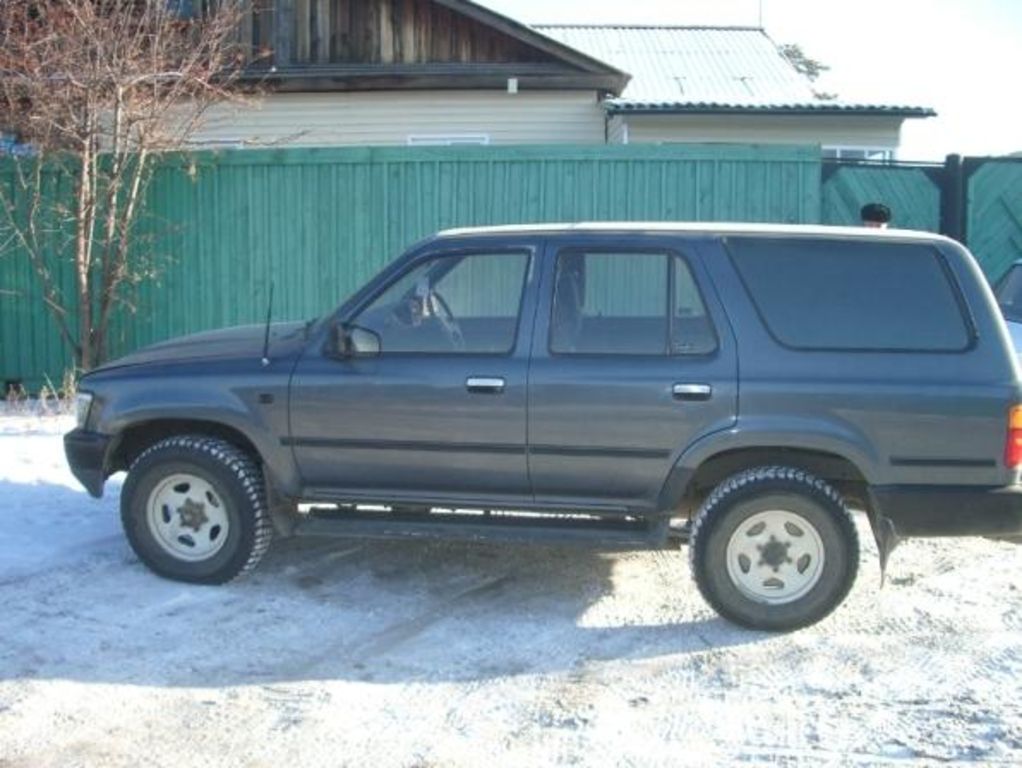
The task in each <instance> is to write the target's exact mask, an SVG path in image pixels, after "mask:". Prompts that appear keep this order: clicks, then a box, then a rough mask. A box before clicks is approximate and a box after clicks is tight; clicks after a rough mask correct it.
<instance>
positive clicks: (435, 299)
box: [429, 291, 465, 352]
mask: <svg viewBox="0 0 1022 768" xmlns="http://www.w3.org/2000/svg"><path fill="white" fill-rule="evenodd" d="M429 302H430V305H431V307H430V308H431V309H432V312H433V316H434V317H436V319H437V320H439V321H440V327H441V328H443V329H444V333H445V334H447V338H448V339H450V342H451V344H452V345H453V346H454V348H455V349H456V350H458V351H459V352H462V351H464V349H465V336H464V335H463V334H462V332H461V327H460V326H459V325H458V321H457V320H455V319H454V313H453V312H451V305H450V304H448V303H447V299H445V298H444V297H443V296H441V295H440V293H439V292H438V291H430V292H429ZM438 310H439V311H438Z"/></svg>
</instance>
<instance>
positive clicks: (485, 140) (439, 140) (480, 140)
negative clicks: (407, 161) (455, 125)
mask: <svg viewBox="0 0 1022 768" xmlns="http://www.w3.org/2000/svg"><path fill="white" fill-rule="evenodd" d="M489 143H490V135H489V134H488V133H435V134H434V133H413V134H409V136H408V146H409V147H454V146H461V145H465V144H470V145H471V144H475V145H488V144H489Z"/></svg>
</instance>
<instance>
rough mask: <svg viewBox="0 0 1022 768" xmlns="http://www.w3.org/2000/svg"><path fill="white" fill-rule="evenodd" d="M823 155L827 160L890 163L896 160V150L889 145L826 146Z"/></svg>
mask: <svg viewBox="0 0 1022 768" xmlns="http://www.w3.org/2000/svg"><path fill="white" fill-rule="evenodd" d="M823 157H824V159H827V160H852V161H855V160H859V161H863V162H873V163H889V162H891V161H892V160H894V150H893V149H889V148H887V147H841V146H837V147H824V148H823Z"/></svg>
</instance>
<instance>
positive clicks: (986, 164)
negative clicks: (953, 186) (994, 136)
mask: <svg viewBox="0 0 1022 768" xmlns="http://www.w3.org/2000/svg"><path fill="white" fill-rule="evenodd" d="M973 163H974V165H973V167H974V170H971V173H968V175H967V179H968V181H967V182H966V211H967V218H966V227H965V235H966V241H967V243H968V245H969V249H970V250H971V251H972V252H973V253H974V254H976V258H977V259H979V262H980V264H981V265H982V267H983V270H984V271H985V272H986V274H987V277H989V278H990V279H991V280H996V279H997V278H999V277H1000V276H1001V275H1002V274H1004V272H1005V270H1007V268H1008V267H1009V266H1010V265H1011V263H1012V262H1014V261H1016V260H1018V259H1022V158H1017V159H1015V158H1010V159H1009V158H1005V159H983V160H982V161H978V160H977V161H973V162H972V163H970V165H972V164H973ZM966 168H967V169H969V165H967V166H966Z"/></svg>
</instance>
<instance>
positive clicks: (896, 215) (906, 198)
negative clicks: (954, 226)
mask: <svg viewBox="0 0 1022 768" xmlns="http://www.w3.org/2000/svg"><path fill="white" fill-rule="evenodd" d="M929 170H930V169H927V168H920V167H909V166H875V165H829V164H828V165H825V166H824V174H823V184H822V191H821V197H822V200H821V216H822V218H821V222H822V223H824V224H835V225H841V226H855V225H858V224H859V223H861V219H860V217H859V211H860V209H861V208H862V206H863V205H864V204H866V203H871V202H883V203H884V204H886V205H887V206H888V207H889V208H890V209H891V211H892V213H893V221H892V222H891V226H894V227H898V228H900V229H921V230H926V231H929V232H937V231H939V230H940V186H939V185H938V184H937V182H936V181H935V180H934V178H933V176H932V175H931V173H930V172H929Z"/></svg>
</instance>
